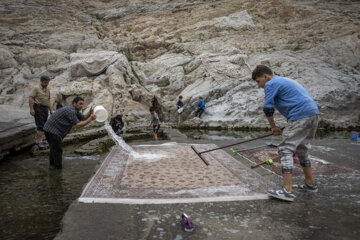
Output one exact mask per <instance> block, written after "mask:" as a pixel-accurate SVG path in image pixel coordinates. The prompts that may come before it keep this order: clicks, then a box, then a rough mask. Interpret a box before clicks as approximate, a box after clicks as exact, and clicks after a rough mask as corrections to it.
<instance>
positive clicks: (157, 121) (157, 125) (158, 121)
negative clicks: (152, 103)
mask: <svg viewBox="0 0 360 240" xmlns="http://www.w3.org/2000/svg"><path fill="white" fill-rule="evenodd" d="M159 124H160V120H159V119H156V128H158V127H159Z"/></svg>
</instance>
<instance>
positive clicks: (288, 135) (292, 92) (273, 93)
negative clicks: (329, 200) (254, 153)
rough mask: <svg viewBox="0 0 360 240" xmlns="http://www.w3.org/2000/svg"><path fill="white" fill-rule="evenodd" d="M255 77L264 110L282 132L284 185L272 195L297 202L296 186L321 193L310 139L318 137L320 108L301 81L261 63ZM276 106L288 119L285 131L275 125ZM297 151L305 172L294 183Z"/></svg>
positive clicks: (275, 133)
mask: <svg viewBox="0 0 360 240" xmlns="http://www.w3.org/2000/svg"><path fill="white" fill-rule="evenodd" d="M252 79H253V80H255V81H256V82H257V84H258V86H259V87H261V88H264V91H265V101H264V104H263V110H264V113H265V115H266V118H267V120H268V122H269V124H270V127H271V130H272V132H273V134H274V135H275V136H279V135H281V134H282V136H283V141H282V142H281V143H280V145H279V147H278V151H279V156H280V161H281V166H282V173H283V183H284V186H283V188H282V189H280V190H269V191H268V194H269V195H270V196H272V197H274V198H278V199H282V200H285V201H294V199H295V195H294V194H293V193H292V187H294V188H295V187H296V188H299V189H301V190H305V191H309V192H317V190H318V188H317V186H316V184H315V182H314V179H313V176H312V170H311V162H310V160H309V154H308V151H309V148H310V140H311V139H313V138H314V136H315V133H316V129H317V125H318V121H319V110H318V108H317V106H316V103H315V102H314V101H313V100H312V98H311V97H310V96H309V94H308V93H307V92H306V90H305V89H304V87H303V86H301V85H300V84H299V83H298V82H296V81H294V80H291V79H288V78H282V77H279V76H276V75H274V74H273V72H272V71H271V69H270V68H268V67H267V66H264V65H259V66H257V67H256V68H255V70H254V71H253V72H252ZM274 106H275V107H276V109H277V110H278V111H279V112H280V113H281V114H282V115H283V116H284V117H285V118H286V119H287V125H286V127H285V129H284V130H283V132H281V130H280V129H279V128H278V127H277V126H276V125H275V121H274V118H273V114H274V111H275V109H274ZM294 153H295V154H296V155H297V157H298V159H299V161H300V165H301V167H302V169H303V172H304V175H305V181H304V183H303V184H299V185H294V186H292V171H293V165H294V162H293V154H294Z"/></svg>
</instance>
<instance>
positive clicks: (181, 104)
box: [176, 96, 184, 125]
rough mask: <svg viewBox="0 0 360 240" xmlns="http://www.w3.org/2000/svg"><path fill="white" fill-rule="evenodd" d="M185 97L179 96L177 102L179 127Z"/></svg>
mask: <svg viewBox="0 0 360 240" xmlns="http://www.w3.org/2000/svg"><path fill="white" fill-rule="evenodd" d="M182 99H183V97H182V96H179V101H178V102H177V104H176V106H177V108H178V109H177V112H178V125H180V123H181V114H182V112H183V110H184V103H183V101H182Z"/></svg>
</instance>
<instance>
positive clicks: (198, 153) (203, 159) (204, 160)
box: [190, 133, 273, 166]
mask: <svg viewBox="0 0 360 240" xmlns="http://www.w3.org/2000/svg"><path fill="white" fill-rule="evenodd" d="M272 135H273V134H272V133H271V134H267V135H264V136H261V137H257V138H253V139H249V140H245V141H242V142H238V143H233V144H230V145H227V146H223V147H218V148H214V149H210V150H206V151H202V152H198V151H197V150H196V149H195V147H194V146H190V147H191V148H192V150H194V152H195V153H196V154H197V155H198V156H199V158H200V159H201V160H202V161H203V162H204V163H205V164H206V166H209V165H210V164H209V162H208V161H206V159H205V158H203V156H201V154H203V153H207V152H212V151H216V150H219V149H223V148H228V147H232V146H235V145H239V144H242V143H247V142H251V141H255V140H258V139H261V138H265V137H270V136H272Z"/></svg>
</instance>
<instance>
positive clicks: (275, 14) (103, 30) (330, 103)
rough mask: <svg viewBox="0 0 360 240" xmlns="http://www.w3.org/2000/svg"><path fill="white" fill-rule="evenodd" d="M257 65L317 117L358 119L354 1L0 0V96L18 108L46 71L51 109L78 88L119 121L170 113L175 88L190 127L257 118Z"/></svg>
mask: <svg viewBox="0 0 360 240" xmlns="http://www.w3.org/2000/svg"><path fill="white" fill-rule="evenodd" d="M258 64H266V65H268V66H270V67H271V68H272V69H273V70H274V71H275V73H276V74H278V75H281V76H286V77H289V78H293V79H296V80H297V81H299V82H300V83H301V84H303V85H304V86H305V87H306V89H307V90H308V92H309V93H310V95H311V96H312V97H313V98H314V99H315V101H316V102H317V104H318V106H319V109H320V111H321V114H322V120H323V124H324V125H326V126H334V127H349V126H360V119H359V118H360V116H359V113H360V91H359V90H360V89H359V88H360V4H359V2H358V1H345V0H344V1H330V0H328V1H296V0H285V1H283V0H282V1H280V0H265V1H260V0H251V1H250V0H236V1H235V0H222V1H217V0H208V1H201V0H184V1H172V0H169V1H164V0H153V1H138V0H135V1H133V0H132V1H115V0H89V1H83V0H72V1H70V0H59V1H49V0H27V1H23V0H3V1H1V2H0V79H1V82H0V104H7V105H17V106H21V107H23V108H27V98H28V94H29V91H30V89H31V87H32V86H34V85H36V84H38V83H39V77H40V76H41V75H43V74H46V75H49V76H50V77H51V78H52V81H51V83H50V88H51V95H52V99H51V102H52V104H53V105H54V108H57V107H60V106H64V105H65V104H69V103H70V102H71V100H72V98H73V97H74V96H76V95H80V96H82V97H84V98H85V100H86V105H87V107H89V106H90V105H98V104H101V105H104V106H105V107H106V108H107V109H108V111H109V112H110V113H112V114H116V113H121V114H123V115H124V116H126V119H129V120H133V121H137V122H145V121H148V119H149V117H148V107H149V106H150V105H154V106H155V107H156V110H157V112H158V113H159V115H160V117H161V118H162V120H164V121H175V118H176V112H175V109H176V107H175V104H176V101H177V97H178V96H179V95H182V96H184V100H185V111H184V117H185V119H188V121H187V122H188V123H187V125H189V126H194V125H196V126H223V127H264V126H267V124H266V120H265V119H264V117H263V113H262V110H261V104H262V101H263V97H264V94H263V90H262V89H258V88H257V87H256V85H255V83H254V82H253V81H252V80H251V70H252V69H253V68H254V67H255V66H256V65H258ZM198 96H203V97H204V99H205V102H206V104H207V109H206V111H205V113H204V114H203V117H202V121H198V120H192V118H193V113H194V110H195V104H196V101H197V98H198ZM277 117H278V119H279V120H280V119H281V120H282V121H283V119H282V118H281V117H280V116H279V115H277Z"/></svg>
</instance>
